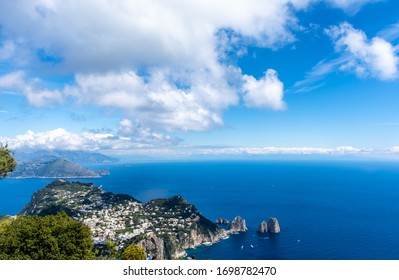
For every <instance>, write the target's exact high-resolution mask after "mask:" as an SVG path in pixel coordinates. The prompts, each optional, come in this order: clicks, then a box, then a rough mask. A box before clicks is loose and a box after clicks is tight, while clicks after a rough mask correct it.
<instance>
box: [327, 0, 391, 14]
mask: <svg viewBox="0 0 399 280" xmlns="http://www.w3.org/2000/svg"><path fill="white" fill-rule="evenodd" d="M381 1H384V0H327V2H329V3H330V4H331V5H332V6H334V7H337V8H340V9H344V10H345V11H347V12H349V13H356V12H358V11H359V9H360V8H361V7H362V6H363V5H365V4H369V3H375V2H381Z"/></svg>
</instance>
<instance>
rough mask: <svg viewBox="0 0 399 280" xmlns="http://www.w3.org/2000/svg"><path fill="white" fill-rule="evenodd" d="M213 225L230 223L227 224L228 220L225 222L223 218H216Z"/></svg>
mask: <svg viewBox="0 0 399 280" xmlns="http://www.w3.org/2000/svg"><path fill="white" fill-rule="evenodd" d="M215 223H216V224H219V225H228V224H229V223H230V222H229V220H226V219H225V218H217V219H216V221H215Z"/></svg>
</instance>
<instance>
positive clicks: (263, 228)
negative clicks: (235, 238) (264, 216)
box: [256, 221, 267, 233]
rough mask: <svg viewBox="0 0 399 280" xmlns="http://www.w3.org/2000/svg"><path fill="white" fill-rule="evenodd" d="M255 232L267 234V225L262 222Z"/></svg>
mask: <svg viewBox="0 0 399 280" xmlns="http://www.w3.org/2000/svg"><path fill="white" fill-rule="evenodd" d="M256 231H257V232H259V233H266V232H267V223H266V222H265V221H262V222H261V223H260V225H259V226H258V229H257V230H256Z"/></svg>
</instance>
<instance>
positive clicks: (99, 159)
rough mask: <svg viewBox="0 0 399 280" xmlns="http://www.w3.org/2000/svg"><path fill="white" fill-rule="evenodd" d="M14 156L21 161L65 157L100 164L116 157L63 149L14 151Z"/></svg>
mask: <svg viewBox="0 0 399 280" xmlns="http://www.w3.org/2000/svg"><path fill="white" fill-rule="evenodd" d="M15 158H16V159H17V161H18V162H19V163H22V162H49V161H52V160H56V159H61V158H62V159H65V160H67V161H70V162H74V163H77V164H82V165H86V164H102V163H116V162H118V159H116V158H112V157H109V156H106V155H103V154H100V153H92V152H85V151H64V150H39V151H34V152H32V151H22V150H16V151H15Z"/></svg>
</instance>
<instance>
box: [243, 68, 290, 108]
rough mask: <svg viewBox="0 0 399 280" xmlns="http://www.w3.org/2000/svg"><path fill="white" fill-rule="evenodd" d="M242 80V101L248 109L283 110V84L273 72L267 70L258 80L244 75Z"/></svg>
mask: <svg viewBox="0 0 399 280" xmlns="http://www.w3.org/2000/svg"><path fill="white" fill-rule="evenodd" d="M243 78H244V85H243V89H244V92H245V95H244V101H245V104H246V105H247V106H248V107H256V108H271V109H274V110H283V109H285V107H286V105H285V103H284V101H283V94H284V84H283V83H282V82H281V81H280V80H279V79H278V77H277V72H276V71H275V70H273V69H268V70H267V71H266V73H265V76H264V77H262V78H260V79H259V80H256V79H255V78H254V77H252V76H248V75H244V77H243Z"/></svg>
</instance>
